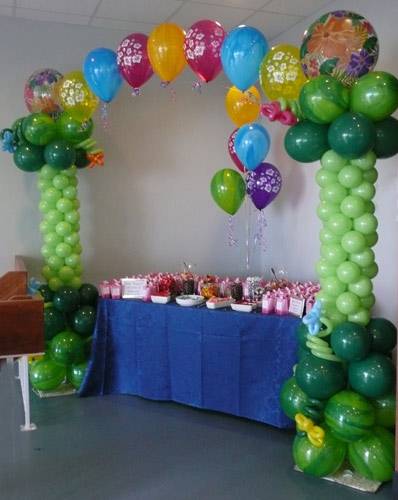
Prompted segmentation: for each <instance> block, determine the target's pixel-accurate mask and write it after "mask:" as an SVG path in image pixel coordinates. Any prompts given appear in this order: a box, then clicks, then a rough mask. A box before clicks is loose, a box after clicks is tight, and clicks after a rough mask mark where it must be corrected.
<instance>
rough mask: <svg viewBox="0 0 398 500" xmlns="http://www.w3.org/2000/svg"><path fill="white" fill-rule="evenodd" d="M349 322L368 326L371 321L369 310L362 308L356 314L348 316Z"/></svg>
mask: <svg viewBox="0 0 398 500" xmlns="http://www.w3.org/2000/svg"><path fill="white" fill-rule="evenodd" d="M348 321H351V322H352V323H358V325H362V326H366V325H367V324H368V323H369V321H370V312H369V311H368V310H367V309H365V308H363V307H360V308H359V309H358V310H357V311H356V312H355V313H353V314H349V315H348Z"/></svg>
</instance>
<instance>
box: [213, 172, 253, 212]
mask: <svg viewBox="0 0 398 500" xmlns="http://www.w3.org/2000/svg"><path fill="white" fill-rule="evenodd" d="M210 191H211V195H212V197H213V200H214V201H215V202H216V203H217V205H218V206H219V207H220V208H222V209H223V210H224V211H225V212H227V213H228V214H230V215H234V214H236V212H237V211H238V210H239V208H240V206H241V205H242V202H243V200H244V198H245V194H246V186H245V182H244V180H243V179H242V177H241V176H240V175H239V174H238V172H235V170H232V169H230V168H224V169H223V170H219V171H218V172H217V173H216V174H215V175H214V177H213V179H212V180H211V185H210Z"/></svg>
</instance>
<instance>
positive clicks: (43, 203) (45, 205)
mask: <svg viewBox="0 0 398 500" xmlns="http://www.w3.org/2000/svg"><path fill="white" fill-rule="evenodd" d="M52 208H53V205H52V204H51V203H49V202H48V201H47V200H40V201H39V211H40V212H41V213H42V214H47V213H48V212H49V211H50V210H51V209H52Z"/></svg>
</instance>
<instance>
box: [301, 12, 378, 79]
mask: <svg viewBox="0 0 398 500" xmlns="http://www.w3.org/2000/svg"><path fill="white" fill-rule="evenodd" d="M378 54H379V42H378V38H377V35H376V33H375V31H374V29H373V26H372V25H371V24H370V23H369V21H367V20H366V19H365V18H364V17H362V16H360V15H359V14H356V13H354V12H349V11H346V10H337V11H334V12H329V13H328V14H324V15H323V16H322V17H320V18H319V19H318V20H317V21H315V22H314V23H313V24H311V26H310V27H309V28H308V30H307V31H306V32H305V33H304V39H303V43H302V45H301V50H300V55H301V63H302V65H303V70H304V73H305V74H306V75H307V76H308V77H309V78H314V77H316V76H319V75H321V74H322V75H332V76H335V77H336V78H338V79H339V80H341V81H342V82H343V83H345V84H347V85H351V84H352V83H354V81H355V80H356V79H357V78H358V77H360V76H361V75H364V74H365V73H367V72H368V71H370V70H371V69H373V68H374V66H375V65H376V62H377V58H378Z"/></svg>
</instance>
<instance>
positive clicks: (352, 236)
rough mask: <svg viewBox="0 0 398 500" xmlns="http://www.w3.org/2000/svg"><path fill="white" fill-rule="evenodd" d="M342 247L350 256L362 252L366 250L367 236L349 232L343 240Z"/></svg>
mask: <svg viewBox="0 0 398 500" xmlns="http://www.w3.org/2000/svg"><path fill="white" fill-rule="evenodd" d="M341 246H342V247H343V248H344V250H345V251H346V252H348V253H349V254H352V253H358V252H362V251H363V250H364V249H365V248H366V239H365V236H364V235H363V234H361V233H359V232H358V231H348V232H347V233H345V235H344V236H343V237H342V238H341Z"/></svg>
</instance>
